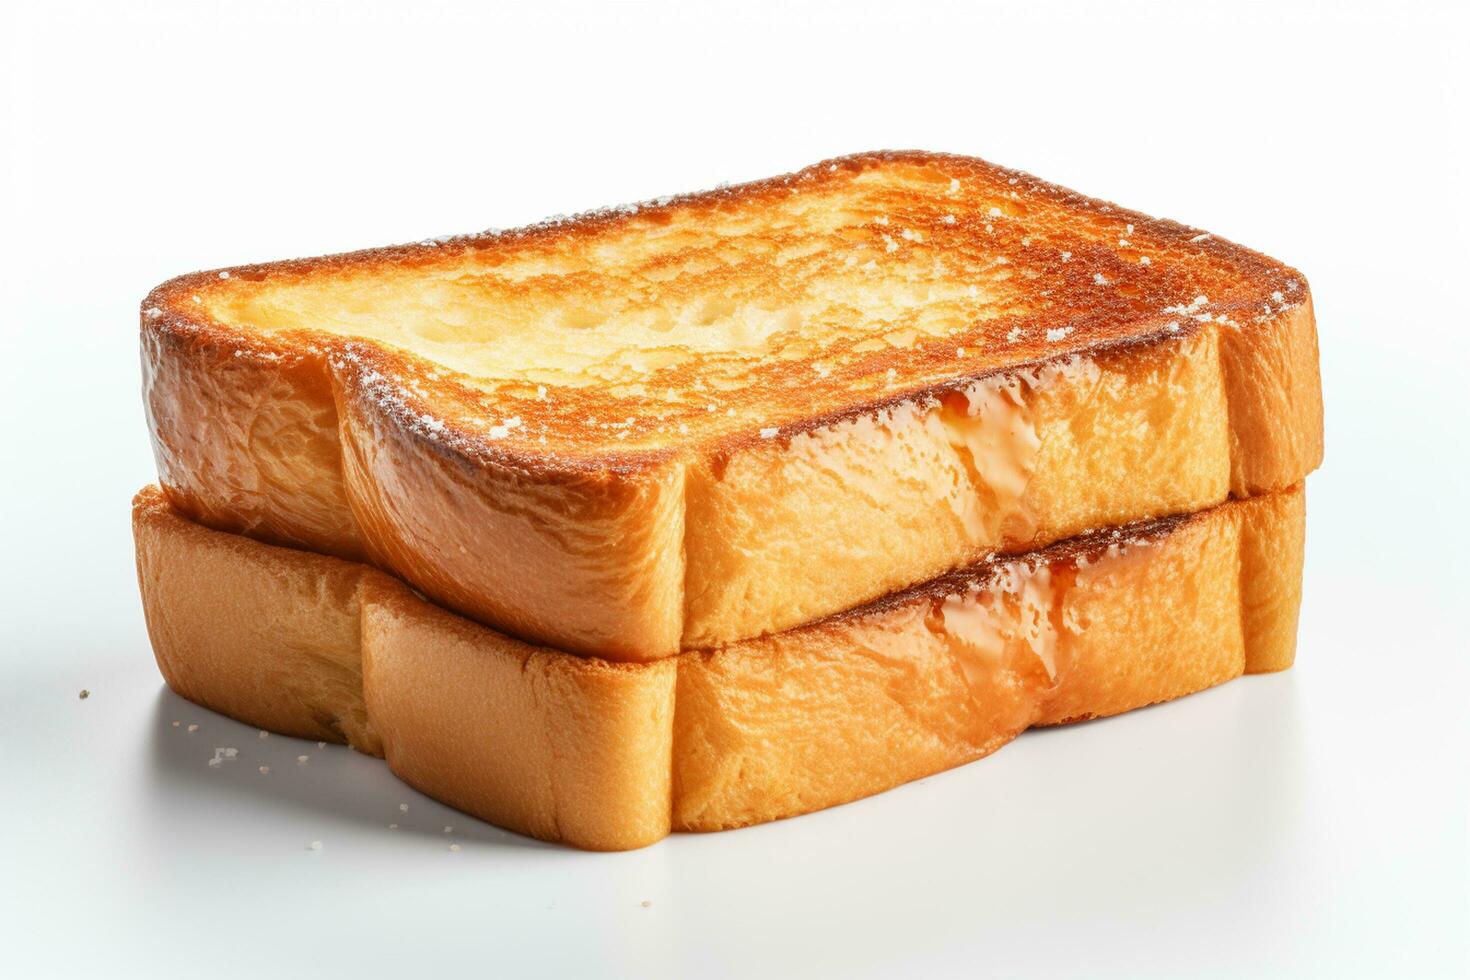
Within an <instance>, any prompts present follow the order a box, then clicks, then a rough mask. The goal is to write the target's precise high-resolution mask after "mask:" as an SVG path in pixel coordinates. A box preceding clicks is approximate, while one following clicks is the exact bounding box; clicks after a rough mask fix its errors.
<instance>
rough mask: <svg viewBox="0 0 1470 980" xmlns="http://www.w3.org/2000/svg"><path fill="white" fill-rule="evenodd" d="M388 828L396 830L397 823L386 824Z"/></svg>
mask: <svg viewBox="0 0 1470 980" xmlns="http://www.w3.org/2000/svg"><path fill="white" fill-rule="evenodd" d="M388 829H389V830H397V829H398V825H397V824H396V823H390V824H389V825H388Z"/></svg>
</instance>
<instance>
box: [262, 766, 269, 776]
mask: <svg viewBox="0 0 1470 980" xmlns="http://www.w3.org/2000/svg"><path fill="white" fill-rule="evenodd" d="M270 771H271V767H270V766H261V767H260V774H261V775H262V776H269V775H270Z"/></svg>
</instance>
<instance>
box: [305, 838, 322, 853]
mask: <svg viewBox="0 0 1470 980" xmlns="http://www.w3.org/2000/svg"><path fill="white" fill-rule="evenodd" d="M306 849H307V850H308V851H320V850H321V849H322V842H321V841H319V840H314V841H312V842H311V843H310V844H307V845H306Z"/></svg>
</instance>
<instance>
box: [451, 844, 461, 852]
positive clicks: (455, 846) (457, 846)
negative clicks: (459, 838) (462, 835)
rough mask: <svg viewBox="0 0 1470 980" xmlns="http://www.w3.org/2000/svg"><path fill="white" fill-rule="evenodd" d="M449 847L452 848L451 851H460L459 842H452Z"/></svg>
mask: <svg viewBox="0 0 1470 980" xmlns="http://www.w3.org/2000/svg"><path fill="white" fill-rule="evenodd" d="M449 849H450V850H451V851H455V852H458V851H459V845H458V844H450V845H449Z"/></svg>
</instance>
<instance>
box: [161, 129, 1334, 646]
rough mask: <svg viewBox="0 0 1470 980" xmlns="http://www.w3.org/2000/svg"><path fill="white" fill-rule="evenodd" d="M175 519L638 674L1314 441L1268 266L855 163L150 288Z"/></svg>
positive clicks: (1232, 248) (1191, 241)
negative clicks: (376, 572)
mask: <svg viewBox="0 0 1470 980" xmlns="http://www.w3.org/2000/svg"><path fill="white" fill-rule="evenodd" d="M141 321H142V342H143V366H144V394H145V401H146V405H147V410H148V416H149V424H150V429H151V433H152V436H153V443H154V447H155V454H156V457H157V461H158V467H159V475H160V478H161V482H162V483H163V485H164V487H165V489H166V491H167V492H168V495H169V498H170V500H171V502H172V503H173V504H174V505H175V506H176V507H178V508H179V509H180V510H182V511H183V512H184V513H185V514H187V515H188V516H190V517H193V518H194V519H196V520H198V521H200V522H202V523H204V524H207V525H210V526H213V527H216V528H219V529H222V530H228V531H235V532H241V533H246V534H250V535H253V536H255V537H257V538H260V539H263V540H266V541H269V542H273V543H278V544H285V545H291V546H296V547H305V548H308V549H311V550H315V551H319V552H323V553H326V554H331V555H336V556H339V557H344V558H352V559H366V560H369V561H372V562H374V563H376V564H378V565H380V566H382V567H384V568H386V569H388V570H390V571H393V572H396V573H397V574H398V575H400V576H402V577H403V578H404V579H406V580H408V581H409V582H410V583H411V584H413V585H414V586H415V587H416V588H417V589H419V590H420V591H422V592H423V593H425V594H426V595H427V596H429V597H430V598H432V599H434V600H436V601H438V602H440V603H441V604H443V605H446V606H448V607H450V608H453V609H455V610H458V611H460V612H462V613H465V614H467V615H469V616H471V617H473V618H476V619H479V620H481V621H482V622H485V623H487V624H489V625H491V626H495V627H498V628H500V629H502V630H505V631H508V632H510V633H513V634H516V635H519V636H521V637H524V638H526V639H528V640H532V641H534V642H538V643H544V644H550V645H554V646H557V647H560V648H562V649H564V650H568V651H571V652H576V653H583V654H587V655H592V656H597V657H602V658H605V659H610V660H627V661H641V660H652V659H657V658H660V657H664V656H669V655H672V654H674V653H676V652H678V651H679V650H681V649H690V648H703V647H711V646H718V645H720V644H723V643H727V642H733V641H736V640H741V639H745V638H748V637H752V636H756V635H760V634H763V633H767V632H774V631H777V630H782V629H786V628H789V627H792V626H796V625H799V624H802V623H805V622H809V621H811V620H815V619H819V618H821V617H823V616H826V615H830V614H832V613H836V612H839V611H842V610H844V609H848V608H851V607H853V606H856V605H858V604H861V603H863V602H866V601H869V600H872V599H874V598H875V597H878V596H881V595H883V594H885V593H887V592H890V591H894V590H898V589H902V588H905V587H908V586H910V585H913V584H915V583H917V582H920V581H923V580H926V579H929V578H932V577H934V576H937V575H940V574H943V573H944V572H947V571H949V570H951V569H954V568H957V567H960V566H962V565H965V564H967V563H969V562H972V561H974V560H976V559H977V558H979V557H982V556H984V555H986V554H989V553H992V552H996V551H1005V552H1017V551H1025V550H1030V549H1033V548H1038V547H1042V546H1044V545H1046V544H1049V543H1051V542H1053V541H1057V540H1060V539H1063V538H1066V537H1069V536H1071V535H1074V534H1077V533H1079V532H1081V531H1083V530H1086V529H1088V528H1093V527H1099V526H1103V525H1109V524H1121V523H1125V522H1129V521H1135V520H1142V519H1147V518H1152V517H1158V516H1162V515H1165V514H1172V513H1181V512H1189V511H1195V510H1199V509H1202V508H1204V507H1208V506H1212V505H1214V504H1217V503H1220V502H1221V501H1223V500H1225V499H1226V498H1227V497H1229V496H1231V495H1234V496H1249V495H1252V494H1256V493H1261V492H1267V491H1273V490H1279V489H1283V488H1285V487H1288V486H1291V485H1293V484H1295V483H1296V482H1298V481H1299V480H1301V479H1302V478H1303V477H1304V476H1305V475H1306V474H1307V473H1308V472H1309V471H1311V470H1312V469H1313V468H1315V467H1316V466H1317V465H1318V463H1319V462H1320V460H1321V454H1322V427H1321V426H1322V414H1321V411H1322V410H1321V395H1320V383H1319V377H1318V368H1317V341H1316V330H1315V324H1314V320H1313V316H1312V307H1311V301H1310V297H1309V293H1308V289H1307V285H1306V283H1305V281H1304V279H1303V278H1302V276H1301V275H1300V274H1299V273H1297V272H1296V271H1294V270H1293V269H1290V268H1288V267H1286V266H1284V265H1282V264H1280V263H1278V262H1276V261H1274V260H1272V259H1269V258H1267V257H1265V256H1262V255H1260V254H1258V253H1255V252H1252V251H1250V250H1248V249H1245V248H1242V247H1240V246H1237V245H1234V244H1231V243H1229V242H1226V241H1223V240H1221V239H1219V238H1216V237H1214V236H1212V235H1209V234H1205V233H1201V232H1199V231H1197V230H1196V229H1192V228H1187V227H1184V226H1181V225H1178V224H1175V223H1173V222H1169V221H1161V220H1156V219H1153V218H1149V217H1147V216H1144V215H1142V214H1138V213H1135V212H1132V211H1127V210H1124V209H1122V208H1119V207H1116V206H1114V205H1110V204H1106V203H1104V202H1101V201H1097V200H1093V199H1090V198H1086V197H1083V196H1081V195H1079V194H1076V193H1073V192H1071V191H1067V190H1064V189H1062V188H1059V187H1055V186H1053V185H1050V184H1046V183H1043V182H1041V181H1038V180H1036V179H1035V178H1033V177H1030V176H1028V175H1026V174H1023V173H1019V172H1016V171H1012V170H1006V169H1003V168H1000V167H996V166H994V165H991V164H989V163H986V162H983V161H980V160H976V159H973V158H968V157H959V156H949V155H941V154H932V153H921V152H898V153H871V154H863V155H859V156H853V157H846V158H842V159H838V160H832V161H827V162H824V163H821V164H817V165H815V166H813V167H810V168H808V169H806V170H803V171H800V172H798V173H795V174H791V175H788V176H784V177H777V178H773V179H770V180H764V181H758V182H756V183H752V184H746V185H742V186H737V187H729V188H722V189H719V190H715V191H711V192H705V193H699V194H690V195H682V196H677V197H669V198H661V199H659V200H657V201H653V202H648V203H644V204H638V205H629V206H626V207H622V208H615V209H611V210H606V211H599V212H593V213H589V214H585V215H580V216H577V217H573V218H557V219H553V220H551V221H548V222H545V223H543V224H539V225H535V226H531V227H528V228H523V229H518V230H514V231H507V232H486V233H483V234H479V235H470V236H464V237H457V238H450V239H443V240H436V241H425V242H420V243H417V244H413V245H406V246H399V247H394V248H384V249H374V250H369V251H364V252H355V253H351V254H347V255H339V256H332V257H328V258H320V259H307V260H297V261H287V262H278V263H272V264H266V265H252V266H243V267H238V268H232V269H225V270H218V271H211V272H201V273H195V274H192V275H188V276H183V277H181V278H178V279H174V280H171V281H169V282H167V283H164V284H163V285H161V286H159V287H158V288H157V289H155V290H154V291H153V292H152V293H151V294H150V295H149V296H148V298H147V299H146V300H145V301H144V303H143V308H142V318H141Z"/></svg>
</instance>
